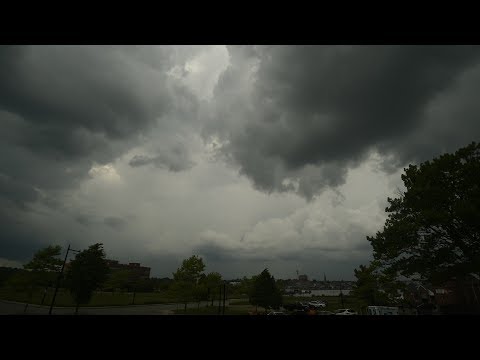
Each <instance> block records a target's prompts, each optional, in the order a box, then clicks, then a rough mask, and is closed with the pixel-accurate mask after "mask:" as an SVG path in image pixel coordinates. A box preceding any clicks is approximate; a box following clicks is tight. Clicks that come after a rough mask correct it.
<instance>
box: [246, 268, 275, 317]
mask: <svg viewBox="0 0 480 360" xmlns="http://www.w3.org/2000/svg"><path fill="white" fill-rule="evenodd" d="M250 303H251V304H252V305H256V306H262V307H264V308H265V309H268V308H274V309H278V308H279V307H280V305H282V295H281V294H280V290H279V289H278V288H277V285H276V283H275V278H274V277H273V276H272V275H270V272H269V271H268V269H265V270H263V271H262V272H261V273H260V274H259V275H258V276H256V277H255V278H254V281H253V286H252V290H251V294H250Z"/></svg>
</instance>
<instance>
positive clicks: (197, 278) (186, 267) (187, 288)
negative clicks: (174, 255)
mask: <svg viewBox="0 0 480 360" xmlns="http://www.w3.org/2000/svg"><path fill="white" fill-rule="evenodd" d="M204 270H205V264H204V263H203V259H202V258H201V257H199V256H196V255H193V256H191V257H189V258H188V259H185V260H183V262H182V266H180V267H179V268H178V269H177V271H176V272H174V273H173V284H172V286H171V287H170V290H171V291H172V292H173V293H174V294H175V295H176V296H177V298H178V299H179V300H180V301H182V302H183V303H184V304H185V311H186V309H187V302H189V301H199V300H200V299H201V298H202V297H204V293H205V290H206V289H205V288H204V286H203V284H202V283H203V282H204V280H205V278H206V276H205V274H204V273H203V271H204Z"/></svg>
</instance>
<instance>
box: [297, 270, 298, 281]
mask: <svg viewBox="0 0 480 360" xmlns="http://www.w3.org/2000/svg"><path fill="white" fill-rule="evenodd" d="M297 279H298V269H297Z"/></svg>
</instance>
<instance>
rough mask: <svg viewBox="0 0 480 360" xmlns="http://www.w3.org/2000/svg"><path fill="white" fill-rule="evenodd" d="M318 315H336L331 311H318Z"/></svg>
mask: <svg viewBox="0 0 480 360" xmlns="http://www.w3.org/2000/svg"><path fill="white" fill-rule="evenodd" d="M317 315H335V313H333V312H331V311H318V312H317Z"/></svg>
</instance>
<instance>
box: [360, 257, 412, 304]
mask: <svg viewBox="0 0 480 360" xmlns="http://www.w3.org/2000/svg"><path fill="white" fill-rule="evenodd" d="M354 272H355V277H356V278H357V281H356V283H355V285H354V286H353V289H352V290H353V291H352V293H351V295H352V296H354V297H356V298H357V299H359V300H361V301H362V303H363V306H368V305H393V304H395V303H396V302H397V301H398V297H399V295H400V294H399V290H402V288H403V284H402V283H401V282H400V281H398V280H397V279H396V278H395V277H394V276H393V275H392V274H384V273H382V272H381V270H380V269H379V267H378V263H377V262H376V261H373V262H371V263H370V264H369V265H367V266H365V265H360V266H359V268H358V269H355V270H354Z"/></svg>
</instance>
